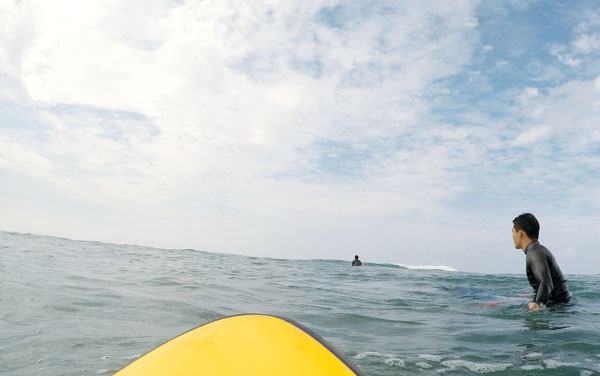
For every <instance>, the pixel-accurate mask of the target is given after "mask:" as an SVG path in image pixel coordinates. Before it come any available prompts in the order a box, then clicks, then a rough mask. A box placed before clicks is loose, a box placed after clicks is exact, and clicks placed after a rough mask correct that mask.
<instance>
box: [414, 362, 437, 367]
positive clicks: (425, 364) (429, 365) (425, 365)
mask: <svg viewBox="0 0 600 376" xmlns="http://www.w3.org/2000/svg"><path fill="white" fill-rule="evenodd" d="M415 365H416V366H417V367H421V368H424V369H427V368H431V367H433V366H432V365H431V364H429V363H425V362H418V363H415Z"/></svg>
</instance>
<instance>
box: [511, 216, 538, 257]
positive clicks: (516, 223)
mask: <svg viewBox="0 0 600 376" xmlns="http://www.w3.org/2000/svg"><path fill="white" fill-rule="evenodd" d="M512 233H513V241H514V243H515V248H517V249H523V250H524V249H525V247H527V244H529V242H531V241H532V240H538V238H539V235H540V223H539V222H538V220H537V218H535V216H534V215H533V214H531V213H523V214H521V215H519V216H518V217H516V218H515V219H513V229H512Z"/></svg>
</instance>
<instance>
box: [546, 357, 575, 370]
mask: <svg viewBox="0 0 600 376" xmlns="http://www.w3.org/2000/svg"><path fill="white" fill-rule="evenodd" d="M544 363H546V368H549V369H555V368H560V367H575V366H577V365H579V363H565V362H559V361H558V360H554V359H548V360H544Z"/></svg>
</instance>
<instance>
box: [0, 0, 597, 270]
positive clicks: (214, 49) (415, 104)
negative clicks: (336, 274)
mask: <svg viewBox="0 0 600 376" xmlns="http://www.w3.org/2000/svg"><path fill="white" fill-rule="evenodd" d="M522 212H531V213H534V214H535V215H536V216H537V217H538V219H539V221H540V224H541V231H540V241H541V243H542V244H544V245H546V246H547V247H548V248H549V249H550V250H551V251H552V252H553V253H554V255H555V257H556V259H557V261H558V262H559V264H560V266H561V268H562V269H563V272H564V273H566V274H579V273H599V272H600V252H599V251H600V249H599V248H600V246H599V245H598V244H600V3H598V2H597V1H581V0H576V1H571V0H563V1H549V0H545V1H535V0H518V1H517V0H515V1H512V0H502V1H500V0H486V1H474V0H461V1H451V0H447V1H445V0H436V1H398V0H396V1H385V0H374V1H352V0H349V1H338V0H323V1H316V0H257V1H251V2H249V1H246V0H240V1H237V0H218V1H212V0H204V1H199V0H161V1H157V0H143V1H142V0H130V1H120V0H81V1H77V2H72V1H66V0H65V1H59V0H39V1H38V0H21V1H17V0H0V230H4V231H16V232H24V233H36V234H43V235H53V236H60V237H66V238H71V239H83V240H98V241H104V242H113V243H128V244H140V245H146V246H154V247H162V248H193V249H198V250H202V251H209V252H226V253H234V254H241V255H251V256H265V257H276V258H293V259H344V260H346V259H347V260H352V258H353V256H354V255H355V254H358V255H360V258H361V259H362V260H363V262H387V263H402V264H410V265H447V266H450V267H453V268H455V269H458V270H462V271H469V272H479V273H523V272H524V269H525V258H524V255H523V253H522V252H521V251H520V250H516V249H514V245H513V242H512V237H511V228H512V219H513V218H514V217H516V216H517V215H518V214H520V213H522Z"/></svg>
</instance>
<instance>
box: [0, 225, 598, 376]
mask: <svg viewBox="0 0 600 376" xmlns="http://www.w3.org/2000/svg"><path fill="white" fill-rule="evenodd" d="M352 256H353V255H351V254H350V253H349V259H348V260H343V261H340V260H287V259H272V258H258V257H246V256H236V255H230V254H221V253H209V252H202V251H199V250H193V249H157V248H150V247H143V246H135V245H119V244H106V243H101V242H89V241H74V240H68V239H61V238H55V237H46V236H38V235H32V234H18V233H8V232H0V374H6V375H61V376H62V375H104V374H107V375H110V374H113V373H114V372H116V371H118V370H119V369H121V368H122V367H124V366H125V365H127V364H129V363H130V362H132V361H133V360H135V359H136V358H138V357H139V356H141V355H143V354H144V353H146V352H148V351H149V350H152V349H153V348H155V347H156V346H158V345H160V344H161V343H164V342H165V341H167V340H169V339H171V338H173V337H175V336H177V335H179V334H181V333H183V332H185V331H188V330H190V329H192V328H195V327H197V326H199V325H202V324H205V323H207V322H209V321H212V320H215V319H218V318H221V317H224V316H229V315H236V314H241V313H266V314H272V315H277V316H282V317H287V318H290V319H293V320H295V321H297V322H299V323H300V324H303V325H304V326H306V327H308V328H309V329H311V330H312V331H314V332H316V333H317V334H319V335H320V336H321V337H323V338H324V339H325V340H327V341H328V342H329V343H330V344H331V345H333V347H335V348H336V349H337V350H338V351H339V352H340V353H341V354H343V355H344V356H345V357H346V358H347V359H349V360H350V361H352V362H353V363H354V364H356V365H357V366H358V368H360V369H361V370H362V371H363V373H364V374H365V375H373V376H375V375H382V376H384V375H479V374H488V373H489V374H494V375H597V374H600V275H572V274H567V275H566V278H567V279H568V284H569V288H570V290H571V292H572V293H573V297H574V298H573V301H572V302H571V303H570V304H569V305H568V306H564V307H558V308H555V309H552V310H546V311H543V312H536V313H528V312H527V311H526V304H527V301H528V299H527V298H526V297H519V296H518V294H522V293H527V292H529V291H530V289H529V286H528V283H527V279H526V277H525V275H524V272H523V274H518V275H485V274H476V273H465V272H461V271H450V269H448V268H443V267H442V268H440V269H447V270H440V269H435V268H431V267H424V268H419V267H416V266H410V265H403V266H400V265H393V264H374V263H369V262H368V259H365V260H363V266H362V267H354V268H353V267H351V266H350V263H351V260H352ZM399 261H402V260H399ZM481 262H485V260H482V261H481ZM523 262H524V260H523ZM524 268H525V266H524V265H523V269H524ZM491 302H500V303H498V304H491V305H490V304H489V303H491Z"/></svg>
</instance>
